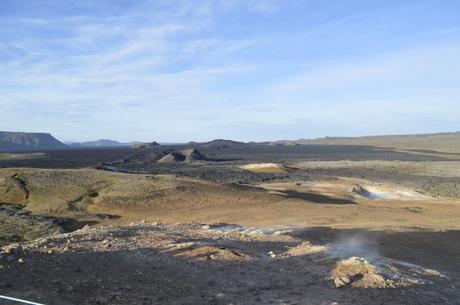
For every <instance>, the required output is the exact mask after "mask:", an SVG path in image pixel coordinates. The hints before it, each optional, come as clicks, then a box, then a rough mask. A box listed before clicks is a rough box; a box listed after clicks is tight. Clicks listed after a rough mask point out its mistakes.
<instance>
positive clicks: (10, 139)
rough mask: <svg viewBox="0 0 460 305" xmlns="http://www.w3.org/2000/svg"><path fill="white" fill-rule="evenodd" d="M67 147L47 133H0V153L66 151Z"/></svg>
mask: <svg viewBox="0 0 460 305" xmlns="http://www.w3.org/2000/svg"><path fill="white" fill-rule="evenodd" d="M66 148H68V146H67V145H65V144H64V143H62V142H60V141H58V140H57V139H56V138H54V137H53V136H52V135H50V134H49V133H35V132H10V131H0V151H33V150H35V151H36V150H54V149H66Z"/></svg>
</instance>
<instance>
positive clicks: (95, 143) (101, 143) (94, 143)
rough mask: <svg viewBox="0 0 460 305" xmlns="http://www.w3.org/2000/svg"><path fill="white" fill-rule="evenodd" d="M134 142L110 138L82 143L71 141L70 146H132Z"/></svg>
mask: <svg viewBox="0 0 460 305" xmlns="http://www.w3.org/2000/svg"><path fill="white" fill-rule="evenodd" d="M134 143H135V142H133V143H121V142H118V141H114V140H110V139H100V140H96V141H88V142H81V143H70V144H69V146H70V147H73V148H78V147H122V146H130V145H132V144H134Z"/></svg>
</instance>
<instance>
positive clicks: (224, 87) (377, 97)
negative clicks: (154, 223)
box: [0, 0, 460, 141]
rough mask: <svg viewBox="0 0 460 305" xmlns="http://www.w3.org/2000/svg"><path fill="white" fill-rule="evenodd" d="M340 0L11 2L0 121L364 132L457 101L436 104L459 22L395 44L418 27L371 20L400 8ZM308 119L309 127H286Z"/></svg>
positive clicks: (165, 133)
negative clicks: (324, 125) (18, 8)
mask: <svg viewBox="0 0 460 305" xmlns="http://www.w3.org/2000/svg"><path fill="white" fill-rule="evenodd" d="M357 3H358V2H357ZM354 5H355V6H354V8H355V10H349V8H347V6H344V5H341V4H340V5H339V4H338V5H335V6H325V5H324V4H323V2H321V1H307V2H305V1H289V2H286V1H278V0H267V1H256V0H219V1H211V0H201V1H191V0H188V1H166V0H164V1H147V0H145V1H136V2H135V3H134V2H133V3H130V4H128V3H124V4H123V3H122V2H118V1H109V0H105V1H97V2H96V1H81V2H80V1H78V2H76V3H73V4H72V5H70V4H69V5H68V6H63V5H62V4H60V3H59V1H44V2H43V4H42V7H35V6H33V5H32V6H31V7H32V8H34V10H35V11H33V10H27V9H26V7H22V9H23V10H22V11H23V12H24V13H23V14H20V15H18V14H17V13H11V14H10V15H8V14H6V15H5V16H3V17H4V18H0V93H1V94H0V107H1V111H2V118H3V119H2V121H1V122H0V129H9V130H11V129H15V128H16V127H17V123H16V122H18V121H21V122H22V123H21V126H20V127H17V128H18V129H19V128H21V129H22V130H37V128H43V129H44V130H46V131H50V132H53V133H55V134H56V135H57V136H58V137H61V138H63V139H68V140H87V139H89V138H88V137H89V136H90V137H114V138H117V139H120V140H130V139H133V138H137V139H140V140H149V139H150V138H155V139H159V140H163V141H165V140H168V141H180V140H184V141H185V140H188V139H191V138H195V139H200V138H209V137H213V136H216V137H225V136H227V135H228V136H234V135H235V134H238V133H239V132H240V133H241V134H240V135H241V136H240V137H239V138H245V137H249V136H254V134H253V133H248V132H247V129H248V126H250V128H251V129H253V130H254V132H255V131H257V132H259V133H261V136H262V134H264V135H265V134H272V135H273V137H275V136H276V137H277V136H280V137H281V136H282V137H284V138H286V137H293V138H296V137H302V136H309V135H322V134H324V133H325V132H328V131H329V129H320V128H319V127H318V126H321V122H324V121H329V124H331V126H335V128H338V129H339V130H343V128H342V127H343V126H345V125H346V126H349V129H347V130H348V131H349V132H353V131H354V130H356V129H358V128H360V127H362V128H364V127H366V128H367V127H369V129H368V130H369V133H373V132H375V130H376V127H375V125H377V124H380V126H383V125H385V124H384V122H385V121H384V120H385V119H386V120H388V119H387V118H388V117H392V118H393V119H394V122H393V125H401V124H402V122H404V120H405V119H404V117H405V116H407V115H408V114H410V113H412V117H413V118H414V120H418V122H419V125H420V124H421V123H420V120H422V119H424V118H426V114H427V113H432V114H433V115H435V116H436V117H442V116H443V115H445V116H446V117H449V118H450V117H451V116H452V113H457V112H458V110H456V109H458V107H457V108H456V109H453V110H451V111H443V109H444V108H447V107H450V106H455V103H456V102H457V101H458V98H459V94H458V91H457V90H458V89H456V84H458V82H459V80H460V79H459V77H458V74H457V73H456V71H457V70H459V69H460V61H459V57H458V54H460V52H459V51H460V41H458V40H456V39H455V38H454V37H453V36H455V35H449V33H452V31H455V29H458V26H459V25H458V24H455V22H451V23H450V24H446V25H445V26H444V27H439V26H437V27H436V28H434V27H433V28H432V31H431V33H433V34H430V35H428V36H429V37H439V35H441V34H439V35H437V34H435V33H441V32H442V33H444V34H443V35H444V36H443V37H444V38H443V39H445V40H443V41H433V40H423V41H420V42H418V43H417V44H414V46H413V47H411V48H408V47H407V45H399V46H398V48H395V45H396V43H397V42H398V41H401V40H403V39H404V38H406V37H409V38H410V39H414V38H413V37H421V36H420V35H421V33H428V32H430V31H427V29H426V28H423V29H421V30H420V31H416V30H413V31H412V32H411V33H410V34H405V33H400V34H399V36H398V37H396V35H395V34H394V33H387V32H385V30H382V29H381V28H380V25H379V24H377V23H373V20H380V19H386V18H388V17H391V16H392V14H397V15H398V16H400V15H403V14H404V13H405V10H406V8H404V7H403V8H400V7H397V8H396V9H395V8H394V7H393V6H391V7H383V8H380V7H379V8H375V9H374V8H372V9H371V8H368V7H366V8H363V7H362V6H361V5H360V4H356V3H354ZM0 6H1V4H0ZM379 18H380V19H379ZM397 26H398V25H397V24H394V25H393V26H392V27H391V28H392V29H394V28H397ZM368 28H369V29H368ZM358 30H359V33H358V32H357V31H358ZM428 30H429V29H428ZM374 32H378V33H379V35H380V36H379V38H385V37H390V36H391V44H390V43H388V44H389V45H388V47H387V48H385V45H384V44H383V43H382V42H381V41H378V42H375V41H374V40H373V39H371V38H369V37H368V36H371V35H372V34H373V33H374ZM358 34H359V35H358ZM390 34H391V35H390ZM385 35H387V36H385ZM341 37H343V38H341ZM445 37H447V38H448V39H447V38H445ZM396 38H398V39H399V40H398V39H396ZM347 39H348V40H351V41H352V42H353V43H355V42H357V43H359V44H360V45H361V46H362V48H363V50H360V46H355V45H352V44H351V43H348V42H347ZM424 39H432V38H424ZM389 41H390V40H389ZM374 42H375V43H374ZM340 47H341V48H342V49H338V48H340ZM335 49H337V50H335ZM434 100H436V103H437V104H436V106H435V104H434V102H433V101H434ZM454 108H455V107H454ZM447 112H448V113H447ZM458 114H459V115H460V113H458ZM25 118H26V119H25ZM384 118H385V119H384ZM396 120H397V121H396ZM449 120H450V119H449ZM449 120H448V121H449ZM414 124H415V123H414ZM387 125H388V126H389V125H390V124H387ZM387 125H385V126H387ZM120 126H123V128H120ZM160 126H161V128H160ZM165 126H167V128H165ZM312 126H314V127H315V128H319V129H318V130H317V131H316V130H315V131H311V129H310V130H309V131H308V133H307V134H296V135H294V134H293V135H291V136H288V133H289V132H293V133H294V132H295V133H297V132H302V130H306V129H308V127H312ZM370 127H372V128H370ZM331 128H333V127H331ZM225 130H227V131H228V133H226V131H225ZM261 130H266V131H267V132H265V133H264V132H261ZM218 133H222V134H220V135H219V134H218ZM283 133H285V135H284V136H283ZM198 135H200V136H198ZM246 139H247V138H246ZM247 140H249V139H247Z"/></svg>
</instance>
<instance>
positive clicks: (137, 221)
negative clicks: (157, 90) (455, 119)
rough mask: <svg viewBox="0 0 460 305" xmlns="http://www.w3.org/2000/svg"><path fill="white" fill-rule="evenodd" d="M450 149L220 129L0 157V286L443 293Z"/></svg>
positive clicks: (122, 291) (161, 300)
mask: <svg viewBox="0 0 460 305" xmlns="http://www.w3.org/2000/svg"><path fill="white" fill-rule="evenodd" d="M458 162H459V161H458V160H457V159H456V158H454V157H453V155H449V157H444V156H441V155H438V154H431V153H430V154H428V153H424V154H419V153H410V152H407V151H406V152H402V151H399V150H396V151H395V150H389V149H385V150H382V149H378V148H375V147H369V146H355V145H351V146H334V145H287V146H286V145H282V146H278V145H267V144H260V143H259V144H254V143H239V142H229V141H226V140H218V141H212V142H209V143H192V144H190V143H189V144H187V145H173V146H160V147H157V146H147V147H138V148H113V149H104V148H99V149H81V150H64V151H45V152H42V153H38V154H37V153H34V154H30V153H29V154H21V153H15V154H11V153H10V154H3V158H2V159H1V160H0V167H1V168H0V246H1V250H0V294H1V295H7V296H11V297H16V298H21V299H26V300H30V301H34V302H37V303H41V304H111V305H112V304H113V305H116V304H120V305H121V304H226V305H228V304H308V305H310V304H312V305H313V304H324V305H338V304H346V305H348V304H350V305H351V304H353V305H354V304H397V305H403V304H414V305H415V304H417V305H419V304H422V305H424V304H426V305H428V304H430V305H431V304H456V302H457V300H458V298H459V297H460V296H459V294H458V288H459V286H460V284H459V280H458V279H459V278H460V277H459V276H460V269H459V267H458V253H459V252H460V248H459V246H458V245H460V233H459V230H460V225H459V221H458V220H459V219H460V191H459V190H460V186H459V184H460V173H459V172H458Z"/></svg>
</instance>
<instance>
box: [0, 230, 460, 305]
mask: <svg viewBox="0 0 460 305" xmlns="http://www.w3.org/2000/svg"><path fill="white" fill-rule="evenodd" d="M364 234H367V235H364ZM417 234H418V233H417V232H414V233H410V232H407V233H405V234H401V233H397V234H396V233H393V234H391V233H388V234H387V233H384V232H378V233H372V232H371V233H366V232H362V233H360V232H345V233H344V234H340V233H333V234H332V237H331V232H330V231H327V230H321V229H316V230H314V231H310V232H309V230H306V231H305V230H301V229H299V230H286V229H283V228H259V229H255V228H247V227H240V226H232V225H223V224H216V225H205V224H181V225H163V224H158V223H137V224H134V223H133V224H130V225H127V226H102V227H97V228H88V227H85V228H83V229H81V230H78V231H75V232H73V233H64V234H62V233H58V234H54V235H52V236H50V237H47V238H39V239H36V240H34V241H31V242H25V243H20V244H10V245H8V246H5V247H3V251H2V252H1V254H0V256H1V258H2V266H3V268H2V269H1V271H0V279H1V283H2V286H1V289H2V293H4V294H8V295H15V296H16V297H21V298H24V299H27V300H33V301H35V302H42V303H46V304H69V305H70V304H112V305H115V304H308V305H310V304H328V305H330V304H341V305H347V304H414V305H424V304H426V305H428V304H430V305H431V304H456V302H457V300H458V292H457V290H458V288H459V285H460V283H459V281H458V277H457V276H458V275H459V269H458V266H457V267H454V268H446V267H447V264H448V263H449V262H450V263H453V262H455V261H456V256H455V252H454V251H456V250H458V243H454V244H452V245H449V246H448V248H446V249H444V251H445V252H444V255H443V257H442V258H440V257H439V256H437V255H436V251H437V250H438V247H442V246H443V242H442V241H441V240H442V239H444V238H446V237H448V236H449V234H448V233H438V234H439V236H437V235H433V236H432V239H429V240H428V239H423V238H420V236H418V235H417ZM318 236H322V237H323V238H324V237H329V238H330V239H329V240H328V241H324V240H323V241H319V240H318ZM407 237H411V243H417V247H418V248H419V250H423V251H424V252H423V253H422V252H415V253H408V252H407V249H406V247H407V244H406V238H407ZM450 240H451V241H454V240H452V239H450ZM373 243H377V244H379V245H380V246H379V248H378V251H379V252H381V253H378V252H372V250H375V251H376V250H377V248H375V247H374V249H372V248H371V245H373ZM455 245H457V246H455ZM455 247H457V248H455ZM366 248H369V249H366ZM389 248H391V250H390V251H389V250H388V249H389ZM408 258H410V262H407V261H406V260H405V259H408ZM430 259H431V260H430Z"/></svg>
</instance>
